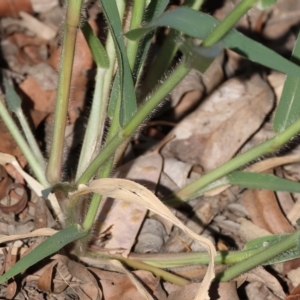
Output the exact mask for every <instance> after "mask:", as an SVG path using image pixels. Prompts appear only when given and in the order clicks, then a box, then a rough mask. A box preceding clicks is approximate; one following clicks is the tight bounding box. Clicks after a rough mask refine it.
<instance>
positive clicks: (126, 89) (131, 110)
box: [99, 0, 137, 127]
mask: <svg viewBox="0 0 300 300" xmlns="http://www.w3.org/2000/svg"><path fill="white" fill-rule="evenodd" d="M99 1H100V3H101V6H102V9H103V12H104V15H105V18H106V20H107V25H108V27H109V29H110V31H111V33H112V37H113V39H114V43H115V47H116V52H117V60H118V72H119V76H120V90H121V99H122V102H121V112H120V124H121V126H122V127H123V126H125V125H126V124H127V123H128V122H129V120H130V119H131V118H132V116H134V114H135V113H136V111H137V103H136V95H135V90H134V84H133V79H132V74H131V70H130V67H129V63H128V58H127V55H126V48H125V44H124V34H123V31H122V24H121V20H120V17H119V13H118V8H117V5H116V2H115V0H99Z"/></svg>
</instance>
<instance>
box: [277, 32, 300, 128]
mask: <svg viewBox="0 0 300 300" xmlns="http://www.w3.org/2000/svg"><path fill="white" fill-rule="evenodd" d="M299 59H300V34H299V35H298V38H297V42H296V45H295V48H294V51H293V54H292V57H291V61H292V62H294V63H297V62H298V64H299ZM299 96H300V77H299V76H294V75H290V74H289V75H287V76H286V79H285V83H284V86H283V90H282V94H281V98H280V101H279V105H278V107H277V108H276V112H275V117H274V122H273V128H274V131H275V132H281V131H283V130H285V129H286V128H287V127H288V126H290V125H291V124H292V123H294V122H295V121H296V120H297V119H299V118H300V101H299Z"/></svg>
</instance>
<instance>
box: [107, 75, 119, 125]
mask: <svg viewBox="0 0 300 300" xmlns="http://www.w3.org/2000/svg"><path fill="white" fill-rule="evenodd" d="M119 86H120V76H119V74H116V76H115V79H114V82H113V85H112V88H111V93H110V98H109V104H108V109H107V116H108V117H109V118H110V119H111V120H112V118H113V117H114V116H115V113H116V110H118V109H120V103H119V101H118V100H119Z"/></svg>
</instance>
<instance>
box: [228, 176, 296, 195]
mask: <svg viewBox="0 0 300 300" xmlns="http://www.w3.org/2000/svg"><path fill="white" fill-rule="evenodd" d="M226 178H227V179H228V182H229V183H230V184H234V185H239V186H241V187H244V188H249V189H267V190H272V191H283V192H290V193H299V192H300V183H299V182H295V181H291V180H287V179H283V178H279V177H277V176H274V175H270V174H265V173H251V172H238V171H237V172H232V173H231V174H229V175H228V176H227V177H226Z"/></svg>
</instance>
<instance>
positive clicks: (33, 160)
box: [0, 99, 50, 188]
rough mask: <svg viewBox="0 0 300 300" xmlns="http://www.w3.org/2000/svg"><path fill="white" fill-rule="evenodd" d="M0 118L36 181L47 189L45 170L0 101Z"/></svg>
mask: <svg viewBox="0 0 300 300" xmlns="http://www.w3.org/2000/svg"><path fill="white" fill-rule="evenodd" d="M0 117H1V118H2V120H3V122H4V123H5V125H6V127H7V128H8V130H9V132H10V133H11V135H12V136H13V138H14V140H15V141H16V143H17V145H18V146H19V148H20V149H21V151H22V153H23V154H24V156H25V158H26V159H27V162H28V164H29V166H30V168H31V169H32V171H33V173H34V175H35V176H36V178H37V180H38V181H39V182H40V183H41V184H42V185H43V186H44V187H45V188H46V187H49V186H50V184H49V183H48V181H47V179H46V177H45V170H44V169H43V168H42V166H41V165H40V163H39V161H38V159H37V157H36V156H35V153H34V152H33V151H32V149H31V148H30V147H29V145H28V144H27V142H26V140H25V139H24V137H23V135H22V134H21V132H20V129H19V128H18V126H17V125H16V123H15V122H14V120H13V119H12V117H11V116H10V114H9V112H8V110H7V109H6V107H5V105H4V104H3V101H2V100H1V99H0Z"/></svg>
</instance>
